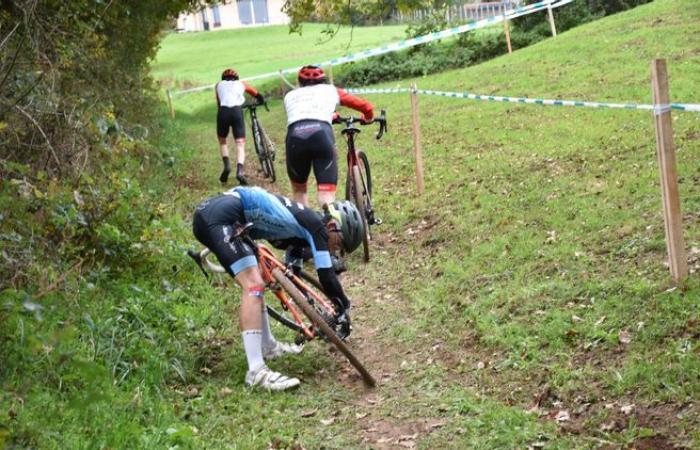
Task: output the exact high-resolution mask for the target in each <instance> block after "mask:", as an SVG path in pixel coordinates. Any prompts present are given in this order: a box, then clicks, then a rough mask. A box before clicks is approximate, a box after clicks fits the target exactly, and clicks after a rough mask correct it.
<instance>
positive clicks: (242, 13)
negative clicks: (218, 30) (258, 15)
mask: <svg viewBox="0 0 700 450" xmlns="http://www.w3.org/2000/svg"><path fill="white" fill-rule="evenodd" d="M236 3H237V4H238V20H240V21H241V24H242V25H250V24H251V23H253V8H252V7H251V6H252V5H251V4H250V0H237V1H236Z"/></svg>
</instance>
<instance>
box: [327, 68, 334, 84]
mask: <svg viewBox="0 0 700 450" xmlns="http://www.w3.org/2000/svg"><path fill="white" fill-rule="evenodd" d="M328 81H330V83H331V84H333V66H332V65H329V66H328Z"/></svg>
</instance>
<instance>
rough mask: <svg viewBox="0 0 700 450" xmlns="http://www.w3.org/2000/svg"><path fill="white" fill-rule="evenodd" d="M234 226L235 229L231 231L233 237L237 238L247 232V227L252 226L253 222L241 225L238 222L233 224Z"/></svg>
mask: <svg viewBox="0 0 700 450" xmlns="http://www.w3.org/2000/svg"><path fill="white" fill-rule="evenodd" d="M234 226H235V227H236V231H235V232H234V233H233V237H234V238H238V237H241V236H243V235H244V234H246V233H247V232H248V230H249V229H251V228H252V227H253V222H248V223H247V224H245V225H241V224H240V223H236V224H235V225H234Z"/></svg>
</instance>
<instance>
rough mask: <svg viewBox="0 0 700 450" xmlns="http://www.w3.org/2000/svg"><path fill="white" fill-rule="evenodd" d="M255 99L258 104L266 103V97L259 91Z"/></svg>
mask: <svg viewBox="0 0 700 450" xmlns="http://www.w3.org/2000/svg"><path fill="white" fill-rule="evenodd" d="M255 100H257V101H258V105H264V104H265V97H264V96H263V95H262V94H260V93H258V95H256V96H255Z"/></svg>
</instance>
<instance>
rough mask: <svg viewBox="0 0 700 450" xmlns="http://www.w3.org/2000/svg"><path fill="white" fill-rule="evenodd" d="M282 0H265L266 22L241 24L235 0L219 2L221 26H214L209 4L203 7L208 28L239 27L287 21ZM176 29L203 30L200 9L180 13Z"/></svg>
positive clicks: (280, 23)
mask: <svg viewBox="0 0 700 450" xmlns="http://www.w3.org/2000/svg"><path fill="white" fill-rule="evenodd" d="M283 4H284V0H267V17H268V23H265V24H261V23H256V24H250V25H243V24H241V22H240V19H239V17H238V5H237V3H236V0H227V1H225V2H222V3H219V15H220V17H221V26H220V27H214V15H213V13H212V9H211V7H210V6H208V7H206V8H205V13H206V15H207V18H208V20H209V30H210V31H211V30H221V29H226V28H241V27H244V26H262V25H284V24H287V23H289V17H288V16H287V15H286V14H285V13H283V12H282V5H283ZM177 29H178V31H204V23H203V20H202V13H201V11H197V12H195V13H190V14H180V15H179V16H178V18H177Z"/></svg>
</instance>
